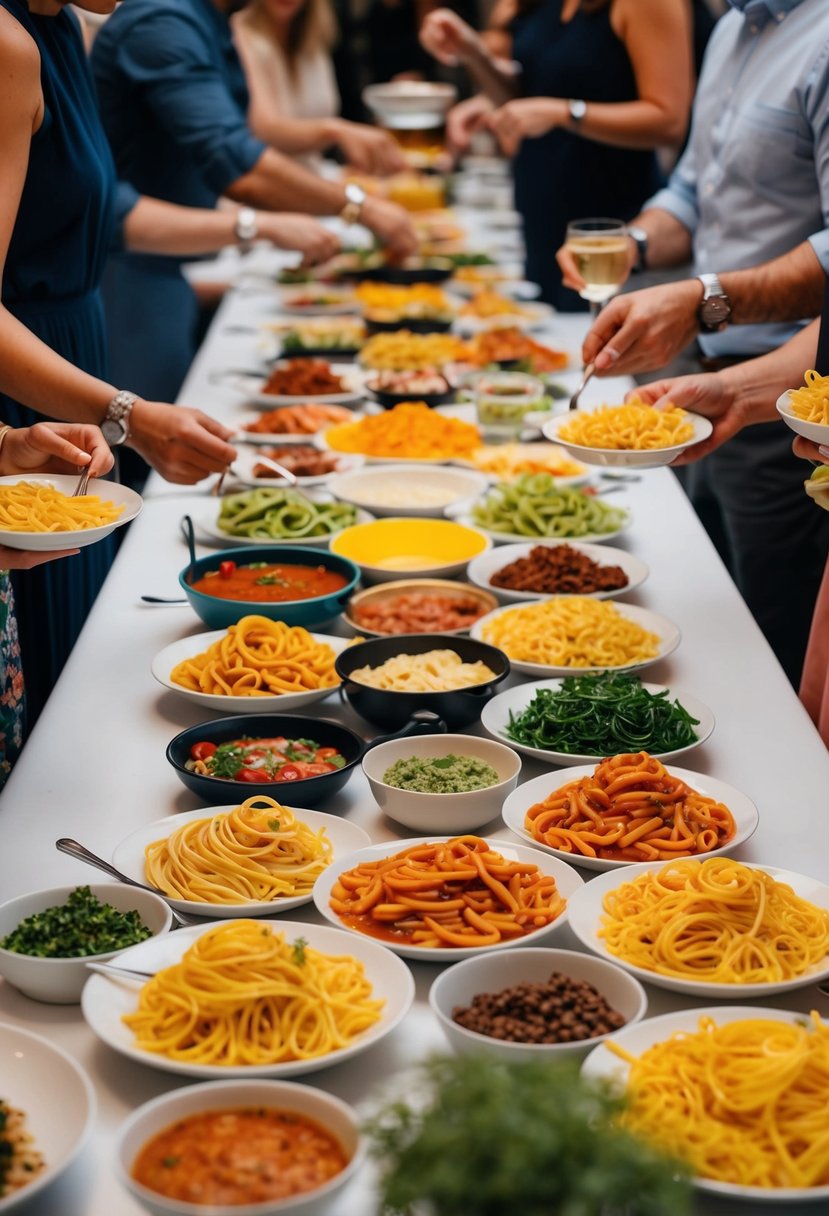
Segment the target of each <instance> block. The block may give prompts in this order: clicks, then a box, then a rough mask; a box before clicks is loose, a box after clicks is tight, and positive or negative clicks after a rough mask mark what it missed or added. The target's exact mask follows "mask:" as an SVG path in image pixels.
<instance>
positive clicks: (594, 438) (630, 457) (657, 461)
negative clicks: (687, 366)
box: [541, 397, 714, 469]
mask: <svg viewBox="0 0 829 1216" xmlns="http://www.w3.org/2000/svg"><path fill="white" fill-rule="evenodd" d="M541 429H542V431H543V433H544V436H545V438H547V439H550V440H552V442H553V443H559V444H561V446H562V447H563V448H565V449H566V450H567V451H568V452H569V453H570V455H571V456H575V457H577V458H578V459H579V460H583V461H584V462H585V464H596V465H604V466H605V467H611V466H615V467H628V468H638V469H654V468H658V467H659V466H661V465H665V464H670V463H671V461H672V460H675V459H676V458H677V456H679V454H680V452H684V451H685V449H686V448H688V447H691V446H692V445H693V444H695V443H702V441H703V440H704V439H707V438H708V436H709V435H710V434H711V432H712V430H713V429H714V428H713V426H712V424H711V422H710V421H709V420H708V419H707V418H703V417H702V415H701V414H691V413H689V412H688V411H687V410H682V409H678V408H677V407H676V406H673V405H669V406H666V408H665V409H660V410H657V409H654V408H653V406H651V405H647V404H646V403H645V402H644V401H641V400H640V399H639V398H638V397H634V398H632V399H631V400H630V401H626V402H625V403H624V404H623V405H601V406H597V407H595V408H591V409H582V410H575V411H574V412H573V413H568V414H560V415H559V416H558V417H556V418H551V419H549V420H548V421H547V422H545V423H544V425H543V426H542V428H541Z"/></svg>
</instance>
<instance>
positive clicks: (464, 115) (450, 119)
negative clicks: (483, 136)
mask: <svg viewBox="0 0 829 1216" xmlns="http://www.w3.org/2000/svg"><path fill="white" fill-rule="evenodd" d="M494 108H495V107H494V106H493V104H492V102H491V101H490V100H489V98H488V97H487V96H485V94H483V93H479V94H478V95H477V96H476V97H468V98H467V99H466V101H460V102H458V104H457V105H456V106H452V109H451V110H450V111H449V113H448V114H447V115H446V139H447V142H448V144H449V147H450V148H451V149H452V151H453V152H465V151H466V150H467V148H468V147H469V145H470V143H471V142H472V136H473V135H474V134H475V133H476V131H483V130H485V129H486V125H487V124H486V120H487V116H488V115H489V114H491V113H492V111H493V110H494Z"/></svg>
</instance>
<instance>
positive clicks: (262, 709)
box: [151, 629, 348, 714]
mask: <svg viewBox="0 0 829 1216" xmlns="http://www.w3.org/2000/svg"><path fill="white" fill-rule="evenodd" d="M226 633H227V630H226V629H214V630H213V632H212V633H196V634H193V635H192V636H191V637H189V638H180V639H179V641H178V642H171V643H170V645H169V646H165V647H164V649H163V650H160V651H159V652H158V654H157V655H156V656H155V658H154V659H153V661H152V667H151V670H152V673H153V675H154V676H155V678H156V679H157V680H158V682H159V684H163V685H164V687H165V688H168V689H169V690H170V692H174V693H177V694H178V696H180V697H184V698H185V699H186V700H188V701H192V702H193V704H194V705H200V706H201V707H202V709H212V710H215V711H216V712H218V713H223V714H239V713H250V714H252V713H257V714H282V713H286V714H288V713H293V711H294V710H295V709H299V708H300V706H303V705H313V703H314V702H315V701H323V700H324V699H325V698H326V697H330V695H331V693H332V692H336V691H337V688H338V687H339V685H336V684H335V685H334V687H333V688H312V689H309V691H308V692H283V693H281V694H279V695H274V696H267V697H227V696H224V695H223V694H219V693H215V694H214V693H209V692H192V691H191V690H190V689H189V688H182V687H181V686H180V685H179V684H173V682H172V681H171V679H170V672H171V671H172V670H173V668H174V667H176V666H177V664H179V663H183V662H184V660H185V659H192V658H193V657H194V656H195V655H197V654H203V653H204V651H205V650H207V648H208V646H210V645H212V643H213V642H218V641H219V639H220V638H223V637H224V636H225V635H226ZM311 637H312V638H313V639H314V641H316V642H325V643H326V644H327V645H328V646H330V647H331V649H332V650H333V651H334V653H335V654H339V653H340V651H341V650H345V648H346V646H347V645H348V639H347V638H335V637H330V636H328V634H324V633H312V634H311Z"/></svg>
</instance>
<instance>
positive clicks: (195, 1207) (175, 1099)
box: [117, 1081, 365, 1216]
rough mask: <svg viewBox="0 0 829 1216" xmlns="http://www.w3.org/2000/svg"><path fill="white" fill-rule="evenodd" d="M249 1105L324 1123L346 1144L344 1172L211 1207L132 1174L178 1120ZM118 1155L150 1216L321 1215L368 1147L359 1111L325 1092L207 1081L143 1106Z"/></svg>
mask: <svg viewBox="0 0 829 1216" xmlns="http://www.w3.org/2000/svg"><path fill="white" fill-rule="evenodd" d="M251 1107H257V1108H258V1107H265V1108H270V1109H272V1110H284V1111H292V1112H295V1113H296V1114H299V1115H304V1116H305V1117H306V1118H309V1119H312V1120H313V1121H314V1122H315V1123H318V1124H320V1125H321V1126H322V1127H324V1128H325V1129H326V1130H327V1131H329V1132H331V1133H332V1134H333V1136H334V1137H335V1138H336V1139H337V1140H338V1141H339V1143H340V1145H341V1146H342V1148H343V1150H344V1152H345V1155H346V1157H347V1158H348V1164H347V1165H346V1167H345V1169H344V1170H342V1171H341V1172H340V1173H339V1174H337V1175H335V1177H334V1178H332V1179H330V1180H329V1181H328V1182H327V1183H325V1184H324V1185H323V1186H321V1187H317V1188H316V1189H315V1190H313V1191H306V1192H305V1193H304V1194H300V1195H293V1196H290V1197H289V1198H287V1199H276V1200H274V1199H271V1200H268V1201H266V1202H264V1203H243V1204H211V1205H210V1206H207V1205H205V1204H197V1203H186V1202H185V1201H184V1200H181V1199H168V1198H166V1197H165V1196H164V1195H161V1194H159V1193H158V1192H157V1191H151V1190H150V1189H149V1188H148V1187H145V1186H143V1185H142V1184H141V1183H139V1182H136V1181H135V1179H134V1178H133V1177H132V1176H131V1171H132V1167H133V1165H134V1163H135V1160H136V1158H137V1156H138V1154H139V1152H140V1151H141V1149H142V1148H143V1147H144V1145H145V1144H147V1142H148V1141H150V1140H152V1139H154V1137H155V1136H157V1135H158V1134H159V1133H160V1132H163V1131H165V1130H166V1129H167V1128H169V1127H171V1126H172V1125H173V1124H174V1123H177V1122H178V1121H179V1120H180V1119H186V1118H188V1117H189V1116H192V1115H196V1114H200V1113H201V1112H204V1111H219V1110H240V1109H249V1108H251ZM117 1154H118V1155H117V1172H118V1178H119V1181H120V1182H121V1184H122V1186H124V1187H125V1188H126V1189H127V1190H128V1191H129V1192H130V1194H131V1195H132V1196H133V1198H134V1199H136V1200H137V1201H138V1202H139V1203H140V1204H141V1206H142V1207H143V1208H145V1209H146V1211H148V1212H150V1213H152V1216H323V1214H324V1213H325V1212H326V1211H327V1210H328V1204H329V1203H330V1201H331V1198H332V1196H333V1195H335V1194H336V1193H337V1192H338V1191H340V1190H342V1188H343V1187H344V1186H345V1185H346V1183H348V1182H349V1181H350V1180H351V1178H352V1177H353V1176H354V1174H355V1172H356V1171H357V1169H358V1168H359V1166H360V1165H361V1164H362V1161H363V1158H364V1156H365V1145H364V1144H363V1141H362V1138H361V1136H360V1129H359V1124H358V1122H357V1115H356V1113H355V1112H354V1111H353V1110H352V1109H351V1107H350V1106H346V1104H345V1102H341V1101H340V1099H339V1098H335V1097H333V1095H331V1094H327V1093H323V1091H322V1090H319V1089H312V1088H311V1087H310V1086H308V1085H297V1084H294V1083H292V1082H290V1081H208V1082H206V1083H205V1084H203V1085H188V1086H186V1087H185V1088H184V1089H176V1090H173V1091H172V1092H171V1093H167V1094H161V1095H160V1096H159V1097H157V1098H153V1099H152V1101H150V1102H145V1103H144V1105H143V1106H139V1108H138V1110H136V1111H133V1113H132V1114H131V1115H130V1116H129V1118H128V1119H127V1120H126V1122H125V1123H123V1124H122V1126H121V1129H120V1131H119V1133H118V1144H117Z"/></svg>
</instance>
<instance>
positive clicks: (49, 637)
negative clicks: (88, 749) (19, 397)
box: [0, 0, 136, 720]
mask: <svg viewBox="0 0 829 1216" xmlns="http://www.w3.org/2000/svg"><path fill="white" fill-rule="evenodd" d="M0 5H2V7H3V8H4V9H5V10H6V11H7V12H8V13H10V14H11V15H12V16H13V17H14V18H16V20H17V21H18V22H19V23H20V24H21V25H22V26H23V28H24V29H25V30H26V31H27V33H28V34H29V35H30V37H31V38H32V39H33V40H34V42H35V43H36V45H37V48H38V51H39V52H40V58H41V86H42V89H43V98H44V103H45V111H44V117H43V122H42V124H41V126H40V128H39V129H38V131H37V132H36V134H35V135H34V136H33V138H32V143H31V152H30V158H29V167H28V172H27V175H26V181H25V185H24V187H23V194H22V197H21V200H20V207H19V210H18V215H17V220H16V222H15V226H14V231H13V233H12V238H11V243H10V246H9V252H8V257H7V260H6V266H5V271H4V274H3V284H2V299H3V304H4V305H5V307H6V308H8V310H9V311H10V312H11V313H13V314H14V316H16V317H17V318H18V319H19V320H20V321H21V322H22V323H23V324H24V325H25V326H26V327H27V328H28V329H30V330H31V331H32V332H33V333H35V334H36V335H37V336H38V337H39V338H41V339H42V340H43V341H44V342H45V343H46V344H47V345H48V346H51V347H52V349H53V350H55V351H57V352H58V353H59V354H60V355H63V356H64V358H66V359H68V360H69V361H70V362H72V363H74V364H75V365H76V366H78V367H80V368H82V369H83V370H84V371H86V372H89V373H90V374H92V375H95V376H101V377H104V378H107V349H106V331H105V328H104V315H103V308H102V304H101V300H100V297H99V293H98V284H99V282H100V279H101V275H102V273H103V268H104V262H105V259H106V256H107V252H108V249H109V247H110V244H111V242H112V241H113V240H114V238H115V235H116V232H117V229H118V223H119V218H123V214H125V213H126V212H127V211H128V210H129V209H130V207H131V206H132V205H133V204H134V202H135V198H136V196H135V195H134V193H133V192H131V191H130V190H128V189H127V190H124V191H122V192H119V189H118V187H117V186H116V179H115V168H114V165H113V162H112V156H111V153H110V150H109V144H108V142H107V139H106V136H105V135H104V131H103V128H102V126H101V123H100V119H99V117H98V109H97V103H96V98H95V90H94V86H93V83H92V79H91V76H90V74H89V69H88V66H87V62H86V55H85V52H84V47H83V42H82V39H81V35H80V29H79V27H78V23H77V20H76V18H75V17H74V16H73V15H72V14H71V13H69V12H68V11H63V12H61V13H60V14H58V15H57V16H54V17H40V16H34V15H33V14H31V13H30V12H29V9H28V6H27V4H26V3H25V0H0ZM0 419H2V420H3V421H5V422H9V423H11V424H12V425H13V426H30V425H32V424H33V423H34V422H37V421H38V419H39V415H37V414H35V413H34V412H33V411H32V410H30V409H28V408H26V407H24V406H21V405H19V404H18V403H17V402H14V401H12V400H11V399H9V398H8V397H4V396H1V395H0ZM113 553H114V545H112V544H110V543H109V542H108V541H103V542H102V543H100V544H97V545H91V546H89V547H88V548H86V549H82V550H81V553H80V554H79V555H78V556H76V557H71V558H62V559H61V560H60V561H56V562H50V563H48V564H47V565H44V566H40V567H38V568H37V569H36V570H31V571H19V572H15V573H14V574H13V575H12V581H13V584H14V590H15V599H16V603H17V617H18V625H19V629H20V644H21V650H22V654H23V662H24V665H25V670H26V685H27V697H28V702H29V717H30V720H33V719H34V718H35V717H36V716H37V714H38V712H39V710H40V708H41V707H42V704H43V702H44V701H45V699H46V697H47V696H48V694H49V692H50V691H51V688H52V687H53V685H54V683H55V680H56V679H57V677H58V675H59V674H60V671H61V668H62V667H63V664H64V663H65V661H66V659H67V657H68V655H69V651H70V650H71V648H72V646H73V644H74V642H75V639H76V638H77V635H78V633H79V632H80V630H81V628H82V626H83V624H84V621H85V620H86V617H87V615H88V613H89V609H90V608H91V606H92V603H93V601H94V599H95V596H96V595H97V593H98V590H99V589H100V587H101V584H102V583H103V580H104V578H105V577H106V573H107V570H108V569H109V566H110V564H111V562H112V556H113Z"/></svg>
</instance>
